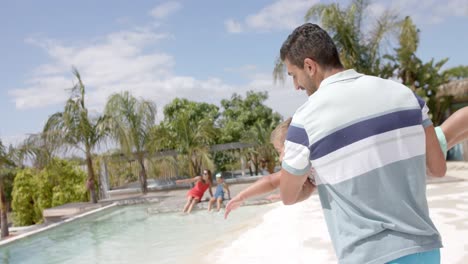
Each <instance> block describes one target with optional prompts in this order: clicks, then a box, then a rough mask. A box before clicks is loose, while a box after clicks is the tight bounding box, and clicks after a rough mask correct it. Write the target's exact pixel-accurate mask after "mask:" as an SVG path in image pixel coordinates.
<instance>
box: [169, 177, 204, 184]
mask: <svg viewBox="0 0 468 264" xmlns="http://www.w3.org/2000/svg"><path fill="white" fill-rule="evenodd" d="M200 179H201V176H196V177H193V178H191V179H183V180H177V181H175V183H176V184H181V183H192V182H196V181H199V180H200Z"/></svg>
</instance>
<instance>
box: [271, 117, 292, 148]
mask: <svg viewBox="0 0 468 264" xmlns="http://www.w3.org/2000/svg"><path fill="white" fill-rule="evenodd" d="M291 120H292V118H291V117H290V118H288V119H286V120H285V121H283V122H282V123H281V124H279V125H278V126H277V127H276V128H275V129H274V130H273V131H272V132H271V135H270V142H271V143H274V142H280V143H284V141H285V140H286V135H287V133H288V128H289V125H291Z"/></svg>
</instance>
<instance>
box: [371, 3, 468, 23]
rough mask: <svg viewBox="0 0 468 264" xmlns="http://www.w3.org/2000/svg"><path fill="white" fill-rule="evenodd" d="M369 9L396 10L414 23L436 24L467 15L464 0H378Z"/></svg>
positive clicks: (378, 10) (467, 10) (466, 4)
mask: <svg viewBox="0 0 468 264" xmlns="http://www.w3.org/2000/svg"><path fill="white" fill-rule="evenodd" d="M370 8H371V9H370V10H371V11H376V12H382V11H383V10H382V9H385V8H391V9H393V10H396V11H397V12H398V14H399V15H400V16H402V17H404V16H411V18H412V19H413V21H414V22H415V23H416V25H424V24H426V25H427V24H438V23H441V22H443V21H444V20H445V19H447V18H450V17H454V16H468V3H467V1H466V0H447V1H438V0H425V1H420V0H395V1H392V2H391V3H388V1H382V0H380V1H378V2H377V3H374V4H372V5H371V6H370Z"/></svg>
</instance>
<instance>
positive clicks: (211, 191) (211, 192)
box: [209, 184, 213, 198]
mask: <svg viewBox="0 0 468 264" xmlns="http://www.w3.org/2000/svg"><path fill="white" fill-rule="evenodd" d="M209 191H210V197H211V198H213V190H212V189H211V184H210V188H209Z"/></svg>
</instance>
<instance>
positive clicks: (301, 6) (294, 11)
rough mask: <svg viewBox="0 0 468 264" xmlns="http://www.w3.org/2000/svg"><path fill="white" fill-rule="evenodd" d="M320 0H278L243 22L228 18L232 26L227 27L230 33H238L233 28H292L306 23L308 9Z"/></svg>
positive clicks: (266, 29)
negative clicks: (305, 17)
mask: <svg viewBox="0 0 468 264" xmlns="http://www.w3.org/2000/svg"><path fill="white" fill-rule="evenodd" d="M318 2H319V0H277V1H275V2H274V3H272V4H270V5H268V6H266V7H264V8H262V9H261V10H260V11H258V12H257V13H254V14H251V15H248V16H247V17H246V18H245V19H244V21H243V22H242V23H240V22H235V21H233V20H228V21H230V22H231V25H230V26H233V27H230V26H228V25H227V22H226V23H225V24H226V29H227V30H228V32H230V33H238V32H236V31H233V30H232V29H236V28H247V29H250V30H260V31H271V30H284V29H286V30H290V29H293V28H295V27H297V26H299V25H301V24H303V23H304V15H305V13H306V11H307V10H308V9H309V8H310V7H312V6H313V5H314V4H316V3H318Z"/></svg>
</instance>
